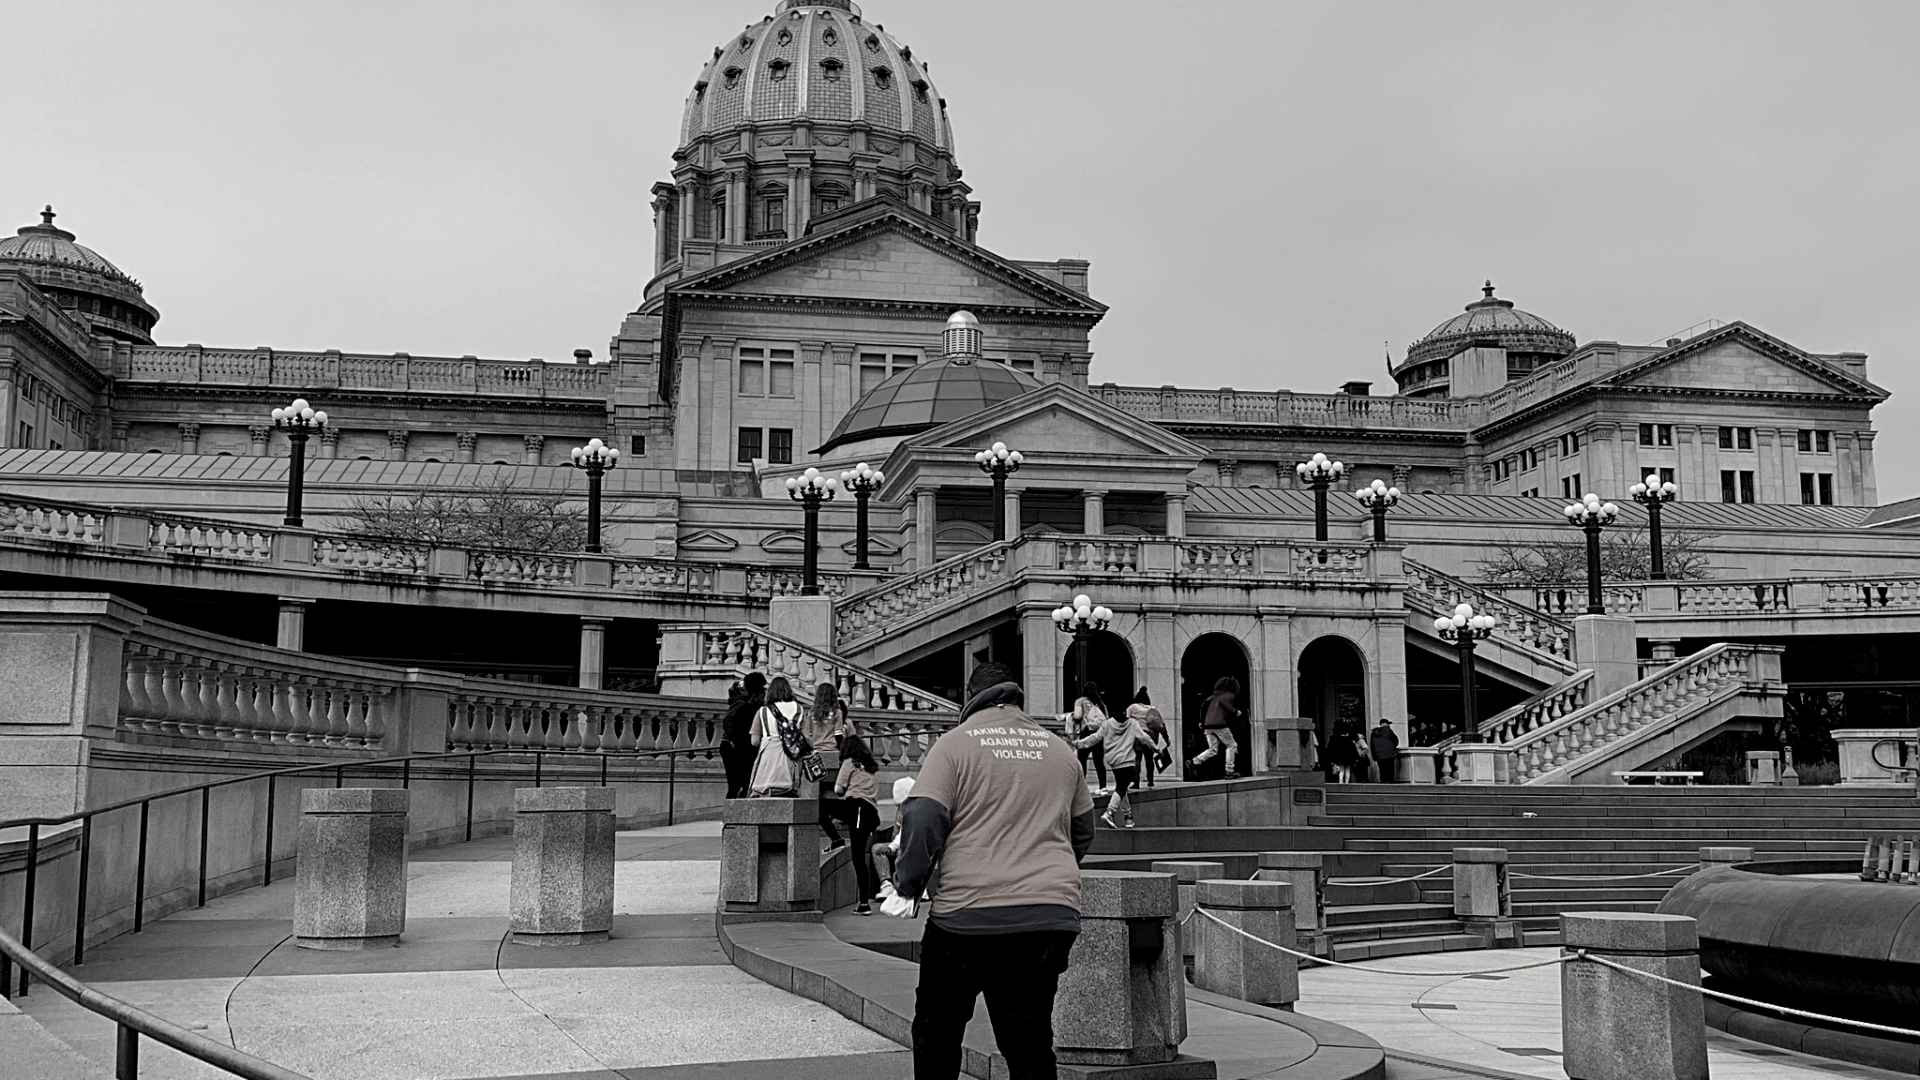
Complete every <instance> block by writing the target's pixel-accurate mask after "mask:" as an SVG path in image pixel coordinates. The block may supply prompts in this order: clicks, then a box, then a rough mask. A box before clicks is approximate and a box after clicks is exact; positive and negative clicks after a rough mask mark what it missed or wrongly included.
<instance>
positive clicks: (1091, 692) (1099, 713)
mask: <svg viewBox="0 0 1920 1080" xmlns="http://www.w3.org/2000/svg"><path fill="white" fill-rule="evenodd" d="M1057 719H1058V720H1059V721H1060V722H1061V723H1062V724H1064V725H1066V728H1065V734H1066V736H1067V741H1068V742H1070V743H1073V744H1074V745H1075V746H1076V747H1078V748H1079V752H1080V778H1081V779H1082V780H1084V779H1086V777H1087V759H1088V758H1092V759H1093V768H1094V771H1095V773H1097V774H1098V775H1099V777H1100V788H1099V790H1101V791H1105V790H1107V753H1106V749H1105V747H1103V746H1102V745H1101V744H1100V741H1099V740H1098V739H1096V740H1094V741H1093V743H1092V744H1091V745H1088V746H1081V745H1080V742H1081V740H1083V739H1085V738H1086V737H1087V736H1089V735H1091V734H1093V733H1094V732H1096V731H1099V730H1100V725H1101V724H1103V723H1105V722H1106V720H1107V711H1106V710H1105V709H1102V708H1101V707H1100V687H1098V686H1096V685H1095V684H1094V683H1093V682H1092V681H1088V682H1085V683H1082V684H1081V685H1080V696H1079V697H1077V698H1075V699H1074V702H1073V711H1072V712H1066V713H1061V714H1060V715H1059V717H1058V718H1057Z"/></svg>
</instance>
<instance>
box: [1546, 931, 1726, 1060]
mask: <svg viewBox="0 0 1920 1080" xmlns="http://www.w3.org/2000/svg"><path fill="white" fill-rule="evenodd" d="M1560 939H1561V942H1562V943H1563V945H1562V947H1563V949H1564V951H1565V952H1568V953H1573V954H1575V955H1576V956H1578V955H1580V954H1583V953H1584V954H1585V955H1586V956H1589V957H1603V958H1605V959H1607V960H1609V961H1611V962H1613V963H1615V964H1619V965H1620V966H1621V967H1626V968H1631V969H1633V970H1635V971H1644V972H1648V973H1650V974H1654V975H1660V976H1662V977H1664V978H1668V979H1672V980H1674V981H1675V982H1679V983H1684V984H1686V985H1687V986H1699V985H1700V935H1699V927H1698V925H1697V924H1696V923H1695V922H1694V920H1692V919H1690V918H1687V917H1686V916H1684V915H1655V914H1651V913H1646V912H1626V911H1619V912H1615V911H1607V912H1598V911H1596V912H1589V913H1586V914H1581V915H1562V916H1560ZM1705 1001H1706V999H1705V998H1703V997H1701V995H1700V994H1699V993H1697V992H1696V991H1693V990H1687V989H1683V988H1682V987H1678V986H1668V985H1667V984H1665V983H1658V982H1654V981H1653V980H1652V979H1647V978H1642V977H1640V976H1637V975H1629V974H1627V973H1626V972H1624V971H1618V970H1615V969H1614V968H1611V967H1607V966H1605V965H1603V964H1600V963H1596V962H1594V961H1593V960H1587V959H1576V960H1571V961H1568V962H1567V963H1566V964H1563V965H1561V968H1560V1044H1561V1047H1562V1048H1563V1049H1564V1051H1565V1055H1564V1057H1563V1058H1562V1060H1561V1062H1560V1064H1561V1067H1562V1068H1564V1069H1565V1070H1566V1072H1567V1076H1568V1077H1570V1078H1571V1080H1707V1034H1706V1033H1707V1017H1706V1006H1705Z"/></svg>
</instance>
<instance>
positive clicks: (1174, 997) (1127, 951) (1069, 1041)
mask: <svg viewBox="0 0 1920 1080" xmlns="http://www.w3.org/2000/svg"><path fill="white" fill-rule="evenodd" d="M1177 905H1178V898H1177V894H1176V892H1175V890H1174V881H1173V878H1171V877H1169V876H1168V875H1166V874H1138V873H1127V872H1124V871H1118V870H1082V871H1080V936H1079V937H1078V938H1076V939H1075V940H1074V943H1073V952H1072V953H1071V954H1069V956H1068V959H1067V970H1066V973H1065V974H1064V975H1061V976H1060V990H1059V994H1058V996H1057V997H1055V999H1054V1004H1053V1043H1054V1047H1055V1052H1056V1054H1057V1056H1058V1057H1059V1059H1060V1063H1061V1064H1063V1065H1068V1064H1071V1065H1147V1064H1153V1063H1157V1062H1164V1061H1172V1060H1173V1059H1174V1058H1175V1057H1177V1056H1178V1055H1179V1053H1180V1042H1181V1040H1183V1039H1185V1038H1186V1037H1187V979H1186V973H1185V971H1184V970H1183V966H1182V964H1181V963H1180V955H1179V951H1178V950H1177V949H1175V948H1174V943H1175V940H1176V939H1175V936H1174V927H1175V925H1176V924H1175V922H1174V919H1175V911H1176V910H1177Z"/></svg>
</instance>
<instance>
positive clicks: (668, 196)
mask: <svg viewBox="0 0 1920 1080" xmlns="http://www.w3.org/2000/svg"><path fill="white" fill-rule="evenodd" d="M674 190H675V189H674V187H673V185H672V184H655V185H653V204H652V205H653V272H654V273H656V274H658V273H659V272H660V271H662V270H665V269H666V268H667V264H668V263H669V262H672V261H673V249H672V247H671V246H670V245H669V244H668V243H667V241H668V239H669V236H670V234H671V233H672V229H671V228H670V225H671V223H672V218H673V214H674V205H673V194H674Z"/></svg>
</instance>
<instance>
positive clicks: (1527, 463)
mask: <svg viewBox="0 0 1920 1080" xmlns="http://www.w3.org/2000/svg"><path fill="white" fill-rule="evenodd" d="M1539 467H1540V451H1538V450H1536V449H1534V448H1533V447H1528V448H1526V449H1525V450H1522V451H1520V471H1521V472H1531V471H1532V470H1534V469H1537V468H1539Z"/></svg>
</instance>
